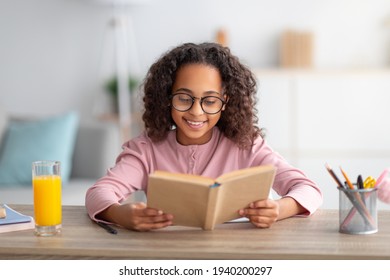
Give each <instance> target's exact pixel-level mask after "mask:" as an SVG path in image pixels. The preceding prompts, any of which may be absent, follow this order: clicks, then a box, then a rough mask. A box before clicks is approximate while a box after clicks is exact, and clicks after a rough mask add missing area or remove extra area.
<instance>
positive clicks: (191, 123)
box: [185, 120, 206, 128]
mask: <svg viewBox="0 0 390 280" xmlns="http://www.w3.org/2000/svg"><path fill="white" fill-rule="evenodd" d="M185 121H186V123H187V124H188V126H190V127H192V128H201V127H203V125H204V124H205V123H206V121H190V120H185Z"/></svg>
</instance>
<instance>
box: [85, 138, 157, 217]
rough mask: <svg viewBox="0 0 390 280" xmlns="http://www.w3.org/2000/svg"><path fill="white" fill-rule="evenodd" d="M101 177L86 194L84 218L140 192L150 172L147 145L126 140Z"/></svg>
mask: <svg viewBox="0 0 390 280" xmlns="http://www.w3.org/2000/svg"><path fill="white" fill-rule="evenodd" d="M122 148H123V151H122V152H121V153H120V155H119V156H118V157H117V159H116V163H115V165H114V166H113V167H112V168H109V169H108V170H107V173H106V175H105V176H103V177H102V178H100V179H99V180H97V181H96V183H95V184H94V185H93V186H91V187H90V188H89V189H88V190H87V193H86V197H85V206H86V208H87V211H88V215H89V216H90V217H91V218H92V219H93V220H97V219H96V215H97V214H99V213H100V212H102V211H103V210H105V209H107V208H108V207H109V206H111V205H113V204H115V203H121V202H122V201H123V200H125V199H126V198H128V197H129V196H130V195H131V194H132V193H133V192H134V191H136V190H143V189H145V187H146V184H147V174H149V172H150V167H149V166H150V160H148V159H149V145H148V141H147V140H146V138H143V137H140V138H136V139H134V140H130V141H128V142H127V143H125V144H124V145H123V147H122Z"/></svg>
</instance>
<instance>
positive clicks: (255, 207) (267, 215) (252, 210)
mask: <svg viewBox="0 0 390 280" xmlns="http://www.w3.org/2000/svg"><path fill="white" fill-rule="evenodd" d="M238 213H239V214H240V215H241V216H242V217H247V218H248V219H249V221H250V222H251V223H252V224H253V225H254V226H256V227H258V228H269V227H271V226H272V225H273V224H274V223H275V222H276V221H277V219H278V217H279V203H278V202H276V201H274V200H271V199H265V200H258V201H255V202H252V203H251V204H249V206H248V207H247V208H244V209H241V210H239V212H238Z"/></svg>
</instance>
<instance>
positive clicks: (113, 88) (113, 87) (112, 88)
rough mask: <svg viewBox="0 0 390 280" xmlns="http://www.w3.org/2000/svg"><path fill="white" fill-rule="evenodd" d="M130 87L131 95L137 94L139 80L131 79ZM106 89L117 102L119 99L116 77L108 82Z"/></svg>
mask: <svg viewBox="0 0 390 280" xmlns="http://www.w3.org/2000/svg"><path fill="white" fill-rule="evenodd" d="M128 86H129V90H130V93H133V92H135V90H136V88H137V86H138V80H137V79H136V78H134V77H130V78H129V82H128ZM104 88H105V90H106V91H107V93H109V94H110V95H111V96H112V97H113V98H114V100H117V98H118V79H117V77H116V76H115V77H112V78H111V79H109V80H108V81H107V83H106V84H105V86H104Z"/></svg>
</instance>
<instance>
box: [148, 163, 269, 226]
mask: <svg viewBox="0 0 390 280" xmlns="http://www.w3.org/2000/svg"><path fill="white" fill-rule="evenodd" d="M275 172H276V169H275V167H273V166H271V165H263V166H257V167H251V168H246V169H241V170H237V171H233V172H229V173H226V174H223V175H222V176H220V177H218V178H216V179H212V178H208V177H204V176H198V175H191V174H178V173H169V172H165V171H156V172H154V173H152V174H150V175H149V183H148V192H147V193H148V194H147V204H148V207H152V208H156V209H160V210H162V211H164V212H165V213H169V214H172V215H173V216H174V219H173V223H174V224H175V225H182V226H192V227H201V228H203V229H205V230H212V229H214V227H215V225H217V224H221V223H224V222H227V221H230V220H233V219H236V218H239V217H240V216H239V214H238V210H239V209H242V208H245V207H247V206H248V205H249V203H251V202H254V201H256V200H261V199H266V198H268V196H269V192H270V189H271V186H272V184H273V181H274V177H275Z"/></svg>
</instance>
